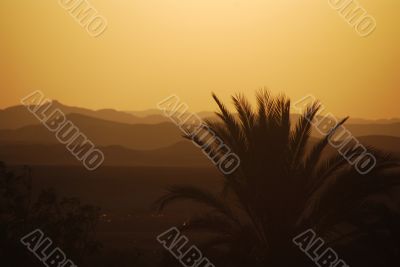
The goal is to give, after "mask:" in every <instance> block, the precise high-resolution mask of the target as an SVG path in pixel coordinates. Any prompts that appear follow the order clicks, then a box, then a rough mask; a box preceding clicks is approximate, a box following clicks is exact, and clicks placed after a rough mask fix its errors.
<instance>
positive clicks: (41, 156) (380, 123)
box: [0, 101, 400, 166]
mask: <svg viewBox="0 0 400 267" xmlns="http://www.w3.org/2000/svg"><path fill="white" fill-rule="evenodd" d="M55 108H59V109H61V110H62V111H63V112H64V113H65V114H66V116H67V119H69V120H70V121H72V122H73V123H74V124H75V125H76V126H77V127H78V128H79V129H80V131H81V132H82V133H84V134H85V135H86V136H87V137H88V138H89V139H90V140H91V141H92V142H93V143H94V144H95V145H96V147H100V148H101V150H102V151H103V152H104V154H105V156H106V157H105V158H106V160H105V163H104V164H106V165H111V166H120V165H127V166H136V165H145V166H151V165H153V166H211V165H210V162H209V160H208V159H207V158H206V157H205V155H203V154H202V152H201V151H200V150H199V149H198V148H197V147H195V146H194V145H193V144H192V143H191V142H190V141H186V140H185V141H183V139H182V132H181V131H180V129H179V128H178V126H176V125H174V124H173V123H172V122H170V121H169V119H168V118H167V117H165V116H163V115H162V113H161V112H160V111H159V110H157V109H152V110H147V111H128V112H123V111H117V110H113V109H101V110H90V109H86V108H80V107H70V106H66V105H63V104H61V103H59V102H57V101H53V103H52V109H55ZM199 116H200V117H202V118H214V115H213V113H211V112H201V113H200V114H199ZM296 117H297V115H296V114H293V115H292V118H293V119H295V118H296ZM355 122H356V123H355ZM345 127H346V129H348V130H349V131H350V132H351V133H352V134H353V135H354V136H356V137H357V139H358V140H359V141H360V142H361V143H363V144H365V145H370V146H373V147H376V148H379V149H382V150H384V151H388V152H392V153H394V154H400V122H399V120H398V119H391V120H363V119H355V120H353V121H349V123H346V125H345ZM313 136H314V138H318V137H319V136H320V135H319V134H318V133H317V131H316V130H315V128H314V130H313ZM0 159H1V160H3V161H6V162H10V163H12V164H34V165H75V164H79V162H78V161H77V160H76V159H75V158H74V157H73V156H72V155H70V153H69V151H68V150H67V149H66V148H65V146H63V145H60V143H59V142H58V140H57V139H56V137H55V134H54V133H52V132H49V130H48V129H47V128H45V127H44V126H43V125H42V124H41V123H40V122H39V121H38V120H37V118H36V117H35V116H34V115H33V114H31V113H30V112H29V111H28V110H27V109H26V107H24V106H21V105H19V106H14V107H10V108H6V109H4V110H0Z"/></svg>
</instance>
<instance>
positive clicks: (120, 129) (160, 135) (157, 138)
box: [0, 114, 182, 149]
mask: <svg viewBox="0 0 400 267" xmlns="http://www.w3.org/2000/svg"><path fill="white" fill-rule="evenodd" d="M31 116H32V115H31ZM67 118H68V119H69V120H71V121H72V122H73V123H74V124H75V125H76V126H77V127H78V128H79V129H80V131H81V132H83V133H84V134H85V135H86V136H87V137H88V138H89V139H90V140H91V141H92V142H93V143H94V144H96V146H111V145H120V146H124V147H126V148H131V149H156V148H160V147H165V146H169V145H171V144H174V143H176V142H178V141H181V140H182V137H181V136H182V133H181V131H180V130H179V128H178V127H177V126H176V125H174V124H172V123H167V122H166V123H160V124H126V123H118V122H112V121H107V120H102V119H97V118H93V117H88V116H85V115H81V114H70V115H67ZM0 141H1V142H3V143H5V142H6V143H15V142H18V143H25V144H57V143H58V140H57V139H56V138H55V136H54V134H53V133H51V132H49V131H48V130H47V128H45V127H44V126H43V125H41V124H38V125H30V126H25V127H22V128H19V129H14V130H9V129H8V130H0Z"/></svg>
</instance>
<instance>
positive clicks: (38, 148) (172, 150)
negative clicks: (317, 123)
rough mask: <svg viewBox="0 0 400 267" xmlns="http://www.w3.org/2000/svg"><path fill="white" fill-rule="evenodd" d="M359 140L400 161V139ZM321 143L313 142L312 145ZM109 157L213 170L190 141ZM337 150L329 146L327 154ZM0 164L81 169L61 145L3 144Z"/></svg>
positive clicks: (108, 162) (119, 162)
mask: <svg viewBox="0 0 400 267" xmlns="http://www.w3.org/2000/svg"><path fill="white" fill-rule="evenodd" d="M358 140H359V141H360V142H361V143H362V144H364V145H370V146H373V147H375V148H378V149H380V150H383V151H385V152H390V153H392V154H393V155H395V156H398V157H400V138H399V137H390V136H362V137H360V138H358ZM316 141H317V139H315V138H312V139H311V140H310V144H315V143H316ZM99 148H100V149H101V151H103V153H104V155H105V161H104V165H105V166H185V167H212V163H211V162H210V160H209V159H208V158H207V157H206V156H205V155H204V154H203V153H202V152H201V150H200V149H199V148H197V147H196V146H195V145H193V144H192V143H191V142H190V141H188V140H184V141H180V142H177V143H175V144H173V145H170V146H167V147H163V148H159V149H152V150H134V149H127V148H124V147H121V146H115V145H113V146H106V147H103V146H102V147H99ZM334 151H335V149H334V148H332V147H329V146H328V149H327V152H328V153H332V152H334ZM0 161H4V162H7V163H9V164H13V165H20V164H27V165H80V164H81V163H80V162H79V161H77V160H76V159H75V158H74V156H72V155H71V153H70V152H69V151H68V150H67V149H66V148H65V146H62V145H60V144H48V145H44V144H26V143H4V142H0Z"/></svg>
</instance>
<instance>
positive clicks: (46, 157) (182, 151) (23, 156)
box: [0, 140, 212, 167]
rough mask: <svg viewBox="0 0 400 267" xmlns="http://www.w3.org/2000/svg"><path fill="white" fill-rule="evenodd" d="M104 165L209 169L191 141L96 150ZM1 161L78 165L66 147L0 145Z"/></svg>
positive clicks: (205, 159)
mask: <svg viewBox="0 0 400 267" xmlns="http://www.w3.org/2000/svg"><path fill="white" fill-rule="evenodd" d="M99 149H100V150H101V151H102V152H103V153H104V155H105V161H104V163H103V165H105V166H185V167H190V166H192V167H196V166H197V167H211V166H212V164H211V162H210V161H209V160H208V158H207V157H206V156H205V155H204V154H203V153H202V152H201V150H200V149H198V148H197V147H196V146H195V145H193V144H192V143H191V142H190V141H187V140H186V141H181V142H179V143H176V144H174V145H171V146H168V147H165V148H160V149H154V150H132V149H127V148H124V147H121V146H108V147H99ZM0 161H4V162H7V163H8V164H12V165H24V164H27V165H80V164H81V163H80V162H79V161H78V160H76V158H75V157H74V156H73V155H71V153H70V152H69V151H68V150H67V149H66V148H65V146H62V145H59V144H54V145H40V144H22V143H19V144H18V143H14V144H5V143H0Z"/></svg>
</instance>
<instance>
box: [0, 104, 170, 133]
mask: <svg viewBox="0 0 400 267" xmlns="http://www.w3.org/2000/svg"><path fill="white" fill-rule="evenodd" d="M56 108H59V109H60V110H62V111H63V112H64V114H66V115H68V114H81V115H85V116H89V117H93V118H98V119H103V120H109V121H114V122H120V123H128V124H139V123H140V124H154V123H161V122H167V121H169V119H168V118H166V117H165V116H163V115H162V114H159V115H149V117H147V116H145V117H139V116H134V115H132V114H130V113H127V112H123V111H117V110H114V109H100V110H91V109H86V108H80V107H71V106H66V105H63V104H61V103H60V102H58V101H53V102H52V106H51V109H52V110H54V109H56ZM34 124H39V122H38V120H37V119H36V118H35V117H34V116H33V115H32V114H31V113H30V112H29V111H28V110H27V108H26V107H25V106H22V105H18V106H13V107H9V108H6V109H3V110H0V129H17V128H21V127H24V126H28V125H34Z"/></svg>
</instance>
